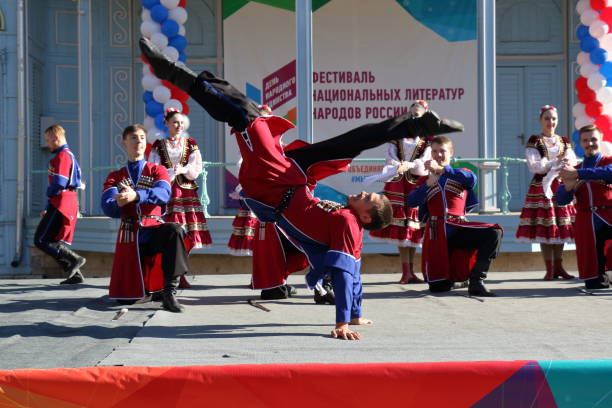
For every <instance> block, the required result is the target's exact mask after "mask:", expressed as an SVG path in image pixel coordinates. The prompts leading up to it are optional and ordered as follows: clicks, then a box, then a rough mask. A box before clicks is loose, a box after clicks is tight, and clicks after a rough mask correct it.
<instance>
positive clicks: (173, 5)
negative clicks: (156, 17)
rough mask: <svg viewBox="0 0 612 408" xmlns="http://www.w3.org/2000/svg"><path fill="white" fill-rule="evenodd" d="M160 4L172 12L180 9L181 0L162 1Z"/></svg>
mask: <svg viewBox="0 0 612 408" xmlns="http://www.w3.org/2000/svg"><path fill="white" fill-rule="evenodd" d="M160 3H161V4H162V6H164V7H165V8H167V9H168V10H172V9H175V8H177V7H178V4H179V3H180V0H160Z"/></svg>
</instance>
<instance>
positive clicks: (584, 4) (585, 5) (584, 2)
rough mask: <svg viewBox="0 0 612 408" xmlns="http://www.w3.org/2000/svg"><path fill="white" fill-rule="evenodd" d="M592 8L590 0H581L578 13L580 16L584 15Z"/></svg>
mask: <svg viewBox="0 0 612 408" xmlns="http://www.w3.org/2000/svg"><path fill="white" fill-rule="evenodd" d="M590 8H591V2H590V1H589V0H580V1H579V2H578V4H576V11H577V12H578V14H582V13H584V12H585V11H586V10H587V9H590Z"/></svg>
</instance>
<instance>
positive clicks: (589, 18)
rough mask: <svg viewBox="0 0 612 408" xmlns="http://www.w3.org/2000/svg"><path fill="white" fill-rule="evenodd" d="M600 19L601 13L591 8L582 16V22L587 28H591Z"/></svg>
mask: <svg viewBox="0 0 612 408" xmlns="http://www.w3.org/2000/svg"><path fill="white" fill-rule="evenodd" d="M598 19H599V13H598V12H596V11H595V10H593V9H591V8H589V10H586V11H584V12H583V13H581V14H580V22H581V23H582V24H584V25H585V26H590V25H591V24H593V23H594V22H595V21H597V20H598Z"/></svg>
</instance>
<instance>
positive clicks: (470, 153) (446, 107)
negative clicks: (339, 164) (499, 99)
mask: <svg viewBox="0 0 612 408" xmlns="http://www.w3.org/2000/svg"><path fill="white" fill-rule="evenodd" d="M223 5H224V10H223V12H224V20H223V21H224V24H223V30H224V52H225V77H226V78H227V79H228V80H229V81H230V82H232V83H233V84H235V85H236V86H238V87H239V88H240V89H241V90H242V91H244V92H245V93H246V94H247V95H248V96H249V97H251V98H252V99H254V100H255V101H256V102H259V103H262V104H267V105H269V106H270V107H271V108H272V109H273V110H274V113H275V114H276V115H278V116H284V117H286V118H288V119H289V120H291V121H293V122H294V123H295V118H296V105H297V98H296V77H295V75H296V69H295V55H296V53H295V14H294V0H261V1H244V0H242V1H240V0H224V2H223ZM313 49H314V50H313V52H314V54H313V58H314V61H313V70H314V75H313V87H314V91H313V93H314V94H313V98H314V103H313V106H314V109H313V119H314V122H313V133H314V141H315V142H316V141H318V140H322V139H326V138H329V137H331V136H335V135H338V134H341V133H343V132H345V131H347V130H349V129H351V128H354V127H356V126H359V125H362V124H364V123H368V122H376V121H380V120H384V119H386V118H388V117H393V116H396V115H399V114H401V113H404V112H406V110H407V109H408V107H409V105H410V104H411V102H412V101H413V100H415V99H425V100H427V101H428V102H429V104H430V107H431V108H432V109H434V110H435V111H437V112H438V113H439V114H440V115H441V116H442V117H449V118H452V119H457V120H460V121H461V122H463V123H464V124H465V133H463V134H456V135H453V139H454V140H455V143H456V145H455V146H456V148H455V152H456V154H457V155H460V156H464V157H474V156H477V155H478V135H477V129H478V122H477V120H478V114H477V112H478V107H477V98H478V95H477V44H476V1H475V0H438V1H435V2H431V1H425V0H410V1H408V0H397V1H395V0H379V1H354V0H327V1H326V0H313ZM295 124H296V125H297V126H299V123H295ZM295 137H297V131H296V130H292V131H290V132H288V133H287V134H286V136H285V137H284V139H283V140H284V142H286V143H287V142H290V141H291V140H293V139H294V138H295ZM226 139H227V140H226V159H227V160H228V161H236V160H237V159H238V154H239V153H238V149H237V147H236V142H235V140H233V137H232V136H231V135H230V134H229V129H228V131H227V135H226ZM384 155H385V148H384V147H380V148H378V149H373V150H370V151H368V152H366V153H365V154H363V155H362V156H361V157H363V158H383V157H384ZM381 167H382V164H381V163H354V164H353V165H352V166H351V169H350V170H349V172H347V173H345V174H342V175H337V176H334V177H330V178H328V179H326V180H324V181H323V182H322V183H320V184H319V186H318V187H317V191H316V192H317V195H319V196H324V198H327V199H332V200H335V201H342V200H343V199H344V198H345V195H346V194H351V193H354V192H358V191H361V190H362V189H363V186H362V181H363V178H364V177H365V176H367V175H371V174H373V173H374V172H377V171H380V169H381ZM227 175H228V183H227V184H228V188H232V185H233V184H234V183H235V182H236V178H235V176H236V175H237V169H236V168H229V169H228V174H227ZM374 189H377V190H382V183H380V184H378V185H376V186H375V187H374Z"/></svg>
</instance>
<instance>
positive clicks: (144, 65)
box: [142, 62, 151, 76]
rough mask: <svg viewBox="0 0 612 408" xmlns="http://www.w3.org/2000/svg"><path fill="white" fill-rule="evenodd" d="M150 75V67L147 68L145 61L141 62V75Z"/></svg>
mask: <svg viewBox="0 0 612 408" xmlns="http://www.w3.org/2000/svg"><path fill="white" fill-rule="evenodd" d="M145 75H151V69H150V68H149V64H147V63H146V62H143V63H142V76H145Z"/></svg>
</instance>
